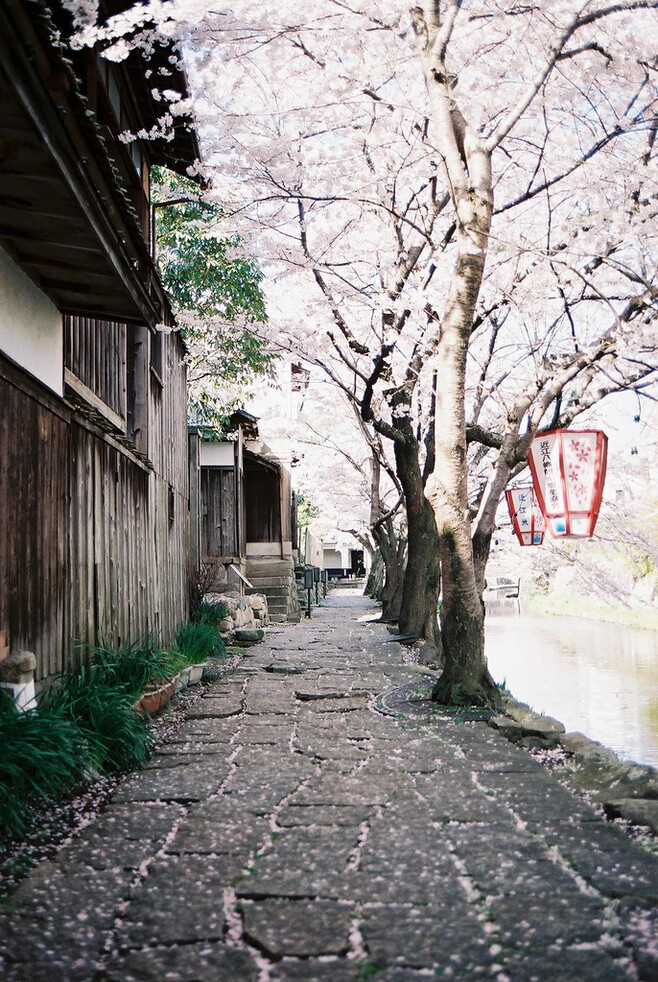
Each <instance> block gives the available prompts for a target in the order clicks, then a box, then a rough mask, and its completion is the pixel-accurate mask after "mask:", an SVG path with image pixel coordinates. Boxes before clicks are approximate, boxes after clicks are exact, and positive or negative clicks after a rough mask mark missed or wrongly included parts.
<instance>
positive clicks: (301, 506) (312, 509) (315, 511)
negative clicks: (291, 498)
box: [297, 492, 320, 528]
mask: <svg viewBox="0 0 658 982" xmlns="http://www.w3.org/2000/svg"><path fill="white" fill-rule="evenodd" d="M319 514H320V508H319V506H318V505H316V504H315V502H314V500H313V496H312V495H310V494H309V493H308V492H303V493H301V492H300V493H299V494H298V495H297V524H298V526H299V527H300V528H306V527H308V526H309V525H310V524H311V522H312V521H313V519H314V518H317V517H318V515H319Z"/></svg>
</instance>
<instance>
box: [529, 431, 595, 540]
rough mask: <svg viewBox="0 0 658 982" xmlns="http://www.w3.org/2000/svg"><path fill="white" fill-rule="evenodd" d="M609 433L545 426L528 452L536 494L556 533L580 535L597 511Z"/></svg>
mask: <svg viewBox="0 0 658 982" xmlns="http://www.w3.org/2000/svg"><path fill="white" fill-rule="evenodd" d="M607 455H608V438H607V436H606V435H605V433H602V432H601V431H600V430H549V431H548V432H547V433H541V434H538V435H537V436H536V437H535V438H534V440H533V441H532V446H531V447H530V450H529V452H528V463H529V464H530V470H531V471H532V480H533V483H534V488H535V494H536V496H537V501H538V502H539V507H540V508H541V510H542V512H543V514H544V518H545V519H546V523H547V525H548V528H549V530H550V532H551V535H553V536H554V537H555V538H583V537H587V536H591V535H592V534H593V532H594V526H595V525H596V519H597V518H598V516H599V508H600V507H601V498H602V497H603V484H604V482H605V467H606V460H607Z"/></svg>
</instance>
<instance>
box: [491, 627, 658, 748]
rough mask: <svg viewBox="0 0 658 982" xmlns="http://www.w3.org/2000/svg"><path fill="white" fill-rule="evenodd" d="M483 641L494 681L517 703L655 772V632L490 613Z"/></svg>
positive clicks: (657, 718)
mask: <svg viewBox="0 0 658 982" xmlns="http://www.w3.org/2000/svg"><path fill="white" fill-rule="evenodd" d="M486 637H487V659H488V661H489V669H490V671H491V674H492V675H493V677H494V679H495V680H496V682H502V681H505V683H506V685H507V688H508V689H509V690H510V692H511V693H512V695H513V696H514V697H515V698H516V699H519V700H520V701H521V702H526V703H528V704H529V705H530V706H532V708H533V709H534V710H535V711H536V712H544V713H546V714H547V715H548V716H554V717H555V718H556V719H559V720H560V721H561V722H562V723H564V725H565V726H566V728H567V730H568V731H569V730H580V732H581V733H584V734H585V735H586V736H588V737H590V738H591V739H592V740H598V741H599V742H600V743H603V744H604V745H605V746H606V747H610V749H611V750H614V751H615V753H617V754H618V755H619V756H620V757H622V758H623V759H624V760H635V761H637V762H638V763H642V764H652V765H653V766H654V767H658V632H656V631H642V630H638V629H634V628H629V627H622V626H621V625H619V624H603V623H600V622H598V621H593V620H585V619H575V618H564V619H563V620H559V619H558V618H539V617H523V616H516V617H515V616H508V617H501V616H496V615H494V614H488V615H487V618H486Z"/></svg>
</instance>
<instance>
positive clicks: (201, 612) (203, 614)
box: [192, 600, 229, 627]
mask: <svg viewBox="0 0 658 982" xmlns="http://www.w3.org/2000/svg"><path fill="white" fill-rule="evenodd" d="M228 613H229V607H228V604H227V603H226V601H225V600H201V601H200V602H199V603H198V604H197V606H196V610H195V612H194V617H193V618H192V620H193V621H200V620H204V621H207V622H208V624H212V625H213V627H217V625H218V624H219V622H220V621H223V620H224V618H225V617H228Z"/></svg>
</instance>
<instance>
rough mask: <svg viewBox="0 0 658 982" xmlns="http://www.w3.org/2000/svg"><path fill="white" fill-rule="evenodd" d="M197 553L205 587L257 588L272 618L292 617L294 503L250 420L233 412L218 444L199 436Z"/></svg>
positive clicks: (285, 476) (284, 474) (283, 472)
mask: <svg viewBox="0 0 658 982" xmlns="http://www.w3.org/2000/svg"><path fill="white" fill-rule="evenodd" d="M199 465H200V508H199V512H200V536H201V541H200V557H201V561H202V562H203V563H204V564H206V566H212V567H213V569H214V574H215V575H214V586H213V589H215V590H218V591H226V590H238V591H239V592H246V593H254V592H256V593H264V594H265V595H266V596H267V599H268V607H269V611H270V616H271V617H272V619H274V620H299V616H300V611H299V603H298V600H297V588H296V585H295V575H294V563H295V559H296V555H297V524H296V508H295V506H294V498H293V494H292V490H291V485H290V473H289V471H288V470H287V469H286V468H285V467H284V466H283V464H282V463H281V461H280V460H278V458H277V457H276V456H275V455H274V454H273V453H272V452H271V451H270V450H269V448H268V447H267V446H265V445H264V444H263V443H262V441H261V440H260V437H259V434H258V420H257V419H256V417H255V416H252V415H251V414H250V413H246V412H243V411H240V412H236V413H234V414H233V416H232V417H231V428H230V430H229V431H228V433H227V434H226V438H225V439H224V440H222V441H220V442H213V443H205V442H201V444H200V451H199Z"/></svg>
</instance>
